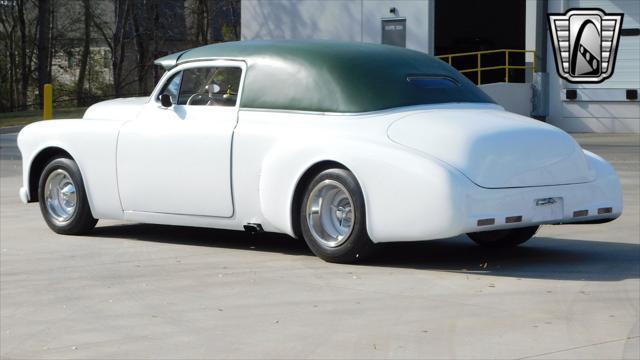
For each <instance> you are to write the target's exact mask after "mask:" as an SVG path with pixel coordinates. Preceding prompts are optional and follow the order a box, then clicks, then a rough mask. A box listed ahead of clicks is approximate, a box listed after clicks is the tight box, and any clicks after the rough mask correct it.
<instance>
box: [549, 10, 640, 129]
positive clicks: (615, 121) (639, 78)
mask: <svg viewBox="0 0 640 360" xmlns="http://www.w3.org/2000/svg"><path fill="white" fill-rule="evenodd" d="M590 7H591V8H601V9H602V10H604V11H605V12H609V13H619V12H623V13H624V14H625V15H624V20H623V24H622V28H637V27H640V24H639V22H640V1H626V0H563V1H549V12H550V13H564V12H565V11H566V10H568V9H570V8H590ZM551 46H552V45H551V39H550V37H549V41H548V44H547V71H548V73H549V93H548V96H549V116H548V121H549V123H551V124H553V125H556V126H558V127H560V128H562V129H564V130H566V131H571V132H635V133H639V132H640V102H638V101H637V100H636V101H630V100H626V89H637V90H638V91H640V37H639V36H621V37H620V44H619V47H618V56H617V59H616V65H615V68H614V73H613V76H612V77H611V78H609V79H608V80H605V81H604V82H602V83H600V84H571V83H568V82H566V81H564V80H562V79H561V78H560V77H559V76H558V74H557V72H556V68H555V59H554V53H553V49H552V47H551ZM566 89H576V90H577V93H578V99H577V100H575V101H568V100H566V96H565V92H566Z"/></svg>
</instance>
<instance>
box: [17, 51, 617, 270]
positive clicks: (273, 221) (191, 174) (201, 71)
mask: <svg viewBox="0 0 640 360" xmlns="http://www.w3.org/2000/svg"><path fill="white" fill-rule="evenodd" d="M156 64H158V65H161V66H163V67H164V68H165V69H166V70H167V71H166V73H165V74H164V76H163V77H162V79H161V80H160V82H159V83H158V85H157V87H156V88H155V90H154V91H153V93H152V94H151V96H150V97H148V98H132V99H117V100H111V101H105V102H101V103H98V104H96V105H93V106H91V107H90V108H89V109H88V110H87V111H86V113H85V115H84V117H83V119H73V120H55V121H42V122H38V123H35V124H32V125H29V126H27V127H25V128H24V129H23V130H22V131H21V132H20V134H19V137H18V145H19V148H20V151H21V153H22V159H23V169H24V170H23V171H24V174H23V182H24V183H23V187H22V188H21V189H20V198H21V199H22V201H24V202H25V203H27V202H36V201H39V203H40V209H41V211H42V214H43V216H44V219H45V221H46V222H47V224H48V225H49V227H51V229H53V231H55V232H58V233H61V234H81V233H84V232H87V231H89V230H91V229H92V228H93V227H94V226H95V225H96V222H97V219H120V220H129V221H134V222H145V223H157V224H173V225H188V226H202V227H212V228H224V229H237V230H242V229H244V230H247V231H252V232H259V231H268V232H278V233H285V234H289V235H291V236H293V237H297V238H303V239H304V240H305V241H306V243H307V244H308V245H309V247H310V248H311V250H312V251H313V252H314V253H315V254H316V255H318V256H319V257H321V258H322V259H325V260H327V261H333V262H353V261H357V260H360V259H363V258H365V257H366V256H367V255H369V254H370V253H371V252H372V250H373V249H374V248H375V244H377V243H384V242H397V241H415V240H429V239H438V238H445V237H451V236H456V235H460V234H468V236H469V237H470V238H471V239H473V240H474V241H476V242H477V243H479V244H480V245H485V246H495V247H497V246H514V245H518V244H520V243H523V242H525V241H526V240H528V239H530V238H531V237H533V235H534V234H535V233H536V230H537V229H538V228H539V226H541V225H543V224H590V223H599V222H607V221H611V220H613V219H615V218H617V217H618V216H620V214H621V212H622V194H621V188H620V182H619V179H618V176H617V174H616V172H615V171H614V169H613V168H612V167H611V165H610V164H609V163H607V162H606V161H605V160H603V159H602V158H601V157H599V156H597V155H595V154H593V153H590V152H588V151H585V150H583V149H581V148H580V146H579V145H578V144H577V143H576V142H575V141H574V140H573V138H572V137H571V136H569V135H568V134H566V133H565V132H563V131H562V130H560V129H558V128H555V127H553V126H550V125H548V124H545V123H543V122H540V121H537V120H533V119H530V118H527V117H523V116H519V115H516V114H513V113H509V112H507V111H505V110H504V109H503V108H502V107H500V106H498V105H496V104H495V103H494V102H493V101H492V100H491V99H490V98H489V97H488V96H487V95H485V94H484V93H483V92H482V91H481V90H479V89H478V88H477V87H476V86H475V85H474V84H473V83H471V82H470V81H468V80H467V79H466V78H465V77H464V76H462V75H460V73H458V72H457V71H456V70H455V69H453V68H452V67H450V66H449V65H447V64H446V63H444V62H442V61H440V60H438V59H436V58H433V57H431V56H428V55H425V54H423V53H420V52H416V51H411V50H407V49H401V48H396V47H389V46H384V45H373V44H353V43H337V42H325V41H318V42H304V41H250V42H236V43H224V44H216V45H209V46H204V47H201V48H196V49H191V50H187V51H183V52H180V53H176V54H173V55H169V56H166V57H164V58H161V59H158V60H157V61H156Z"/></svg>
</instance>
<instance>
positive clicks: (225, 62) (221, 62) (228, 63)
mask: <svg viewBox="0 0 640 360" xmlns="http://www.w3.org/2000/svg"><path fill="white" fill-rule="evenodd" d="M202 67H239V68H241V69H242V75H241V77H240V84H239V86H238V97H237V100H236V104H235V106H233V107H232V106H228V107H225V108H226V109H229V110H231V109H233V112H234V113H235V124H234V126H233V130H232V132H231V139H230V149H229V166H230V168H229V189H230V194H229V195H230V198H231V209H232V211H231V215H229V216H216V215H196V214H179V213H163V212H147V211H138V210H125V209H124V207H123V206H122V198H120V197H121V194H120V193H119V194H118V197H119V198H120V203H121V207H122V211H123V213H125V218H126V217H127V214H129V215H133V214H140V215H141V216H142V217H147V216H152V215H153V216H162V215H169V216H175V217H186V218H188V217H192V218H193V217H196V218H201V219H202V218H213V219H216V218H217V219H233V218H234V217H235V216H236V213H237V209H236V201H235V189H234V181H233V166H234V164H233V143H234V137H235V128H236V127H237V124H238V116H239V111H240V102H241V101H242V96H243V90H244V82H245V79H246V74H247V68H248V67H247V63H246V62H245V61H244V60H238V59H220V58H215V59H208V60H197V61H192V62H188V63H184V64H180V65H178V66H176V67H174V68H172V69H170V70H168V71H166V72H165V73H164V74H163V75H162V77H161V78H160V80H159V81H158V84H157V85H156V87H155V88H154V89H153V91H152V93H151V95H150V96H149V100H148V101H147V104H146V105H145V106H146V107H157V108H162V109H164V110H166V111H174V112H175V109H173V107H175V106H187V105H177V104H173V105H172V107H171V108H165V107H163V106H162V105H161V104H160V100H159V99H158V96H159V95H160V92H161V91H162V89H163V88H164V87H165V85H166V84H167V81H169V80H171V78H172V77H173V75H174V74H176V73H178V72H181V71H183V70H187V69H192V68H202ZM180 86H181V87H182V84H180ZM178 93H179V91H178ZM194 106H195V105H194ZM145 113H146V111H144V110H142V111H140V112H139V113H138V116H136V119H134V120H130V121H138V120H140V119H139V116H144V114H145ZM180 121H184V119H181V120H180ZM128 122H129V121H127V122H125V123H124V124H122V126H125V125H126V124H127V123H128ZM117 161H118V160H117V150H116V166H118V165H117ZM154 214H155V215H154Z"/></svg>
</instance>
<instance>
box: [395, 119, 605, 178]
mask: <svg viewBox="0 0 640 360" xmlns="http://www.w3.org/2000/svg"><path fill="white" fill-rule="evenodd" d="M388 136H389V138H390V139H391V140H392V141H394V142H396V143H398V144H402V145H405V146H408V147H410V148H412V149H415V150H418V151H420V152H423V153H425V154H428V155H430V156H433V157H435V158H437V159H440V160H441V161H444V162H446V163H448V164H449V165H451V166H453V167H455V168H457V169H458V170H460V171H461V172H462V173H463V174H465V175H466V176H467V177H468V178H469V179H470V180H471V181H473V182H474V183H476V184H477V185H479V186H482V187H486V188H505V187H528V186H544V185H560V184H572V183H581V182H588V181H591V180H593V176H594V175H593V172H592V171H590V169H589V166H588V163H587V161H586V159H585V156H584V153H583V152H582V149H581V148H580V146H579V145H578V144H577V143H576V142H575V140H574V139H573V138H572V137H571V136H570V135H569V134H567V133H565V132H564V131H562V130H560V129H558V128H556V127H553V126H551V125H548V124H545V123H543V122H540V121H537V120H534V119H530V118H527V117H524V116H520V115H517V114H513V113H510V112H507V111H503V110H495V109H435V110H427V111H424V112H419V113H414V114H411V115H408V116H406V117H403V118H401V119H399V120H396V121H395V122H393V123H392V124H391V125H390V126H389V129H388Z"/></svg>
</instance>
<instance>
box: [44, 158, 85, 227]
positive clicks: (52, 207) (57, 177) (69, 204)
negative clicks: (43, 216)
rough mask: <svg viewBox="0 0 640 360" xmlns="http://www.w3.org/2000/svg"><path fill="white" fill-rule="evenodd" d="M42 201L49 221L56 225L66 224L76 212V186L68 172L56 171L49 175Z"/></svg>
mask: <svg viewBox="0 0 640 360" xmlns="http://www.w3.org/2000/svg"><path fill="white" fill-rule="evenodd" d="M44 201H45V204H46V207H47V211H48V213H49V215H50V216H51V220H52V221H53V222H55V223H56V224H57V225H64V224H66V223H68V222H69V221H70V220H71V218H72V217H73V215H74V214H75V212H76V208H77V204H78V199H77V195H76V186H75V184H74V183H73V180H72V179H71V176H70V175H69V173H68V172H66V171H65V170H62V169H57V170H54V171H52V172H51V174H49V177H47V181H46V183H45V187H44Z"/></svg>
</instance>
